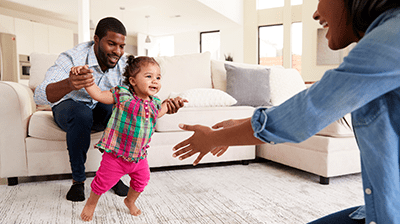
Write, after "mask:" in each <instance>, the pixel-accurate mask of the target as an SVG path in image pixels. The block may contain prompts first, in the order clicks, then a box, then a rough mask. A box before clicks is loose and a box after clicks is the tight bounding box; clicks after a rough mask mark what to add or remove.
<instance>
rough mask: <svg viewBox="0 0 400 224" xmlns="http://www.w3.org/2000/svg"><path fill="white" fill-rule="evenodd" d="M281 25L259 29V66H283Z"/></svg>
mask: <svg viewBox="0 0 400 224" xmlns="http://www.w3.org/2000/svg"><path fill="white" fill-rule="evenodd" d="M282 52H283V25H274V26H261V27H259V58H258V63H259V64H260V65H268V66H274V65H283V57H282V56H283V55H282Z"/></svg>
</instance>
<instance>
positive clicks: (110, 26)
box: [94, 17, 126, 40]
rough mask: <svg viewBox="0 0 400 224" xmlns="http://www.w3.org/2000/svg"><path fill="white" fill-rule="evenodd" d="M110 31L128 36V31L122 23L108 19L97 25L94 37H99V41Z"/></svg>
mask: <svg viewBox="0 0 400 224" xmlns="http://www.w3.org/2000/svg"><path fill="white" fill-rule="evenodd" d="M108 31H112V32H114V33H119V34H122V35H124V36H126V29H125V26H124V24H122V23H121V21H119V20H118V19H116V18H114V17H106V18H103V19H101V20H100V21H99V23H97V26H96V31H95V32H94V35H96V36H98V37H99V39H100V40H101V38H103V37H105V36H106V35H107V32H108Z"/></svg>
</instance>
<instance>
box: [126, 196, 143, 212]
mask: <svg viewBox="0 0 400 224" xmlns="http://www.w3.org/2000/svg"><path fill="white" fill-rule="evenodd" d="M124 203H125V205H126V207H128V209H129V212H130V213H131V215H133V216H138V215H140V214H142V211H140V209H138V207H136V205H135V203H134V202H133V203H131V202H130V201H129V200H128V198H125V200H124Z"/></svg>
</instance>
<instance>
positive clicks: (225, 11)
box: [198, 0, 244, 25]
mask: <svg viewBox="0 0 400 224" xmlns="http://www.w3.org/2000/svg"><path fill="white" fill-rule="evenodd" d="M198 1H199V2H201V3H203V4H204V5H206V6H208V7H210V8H212V9H214V10H215V11H217V12H219V13H220V14H222V15H224V16H225V17H227V18H229V19H230V20H232V21H234V22H235V23H237V24H238V25H242V24H243V2H244V0H218V1H215V0H198Z"/></svg>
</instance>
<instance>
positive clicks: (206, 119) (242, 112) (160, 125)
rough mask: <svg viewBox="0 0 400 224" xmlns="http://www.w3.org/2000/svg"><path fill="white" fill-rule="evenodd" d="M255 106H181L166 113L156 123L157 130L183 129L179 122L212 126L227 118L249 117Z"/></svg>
mask: <svg viewBox="0 0 400 224" xmlns="http://www.w3.org/2000/svg"><path fill="white" fill-rule="evenodd" d="M253 112H254V107H250V106H231V107H188V108H181V109H180V110H179V111H178V113H176V114H166V115H164V116H163V117H161V118H160V119H159V120H158V121H157V124H156V131H157V132H168V131H182V130H181V129H180V128H179V127H178V125H179V124H181V123H182V124H189V125H194V124H201V125H206V126H212V125H214V124H216V123H218V122H221V121H224V120H227V119H241V118H248V117H250V116H252V115H253Z"/></svg>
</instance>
